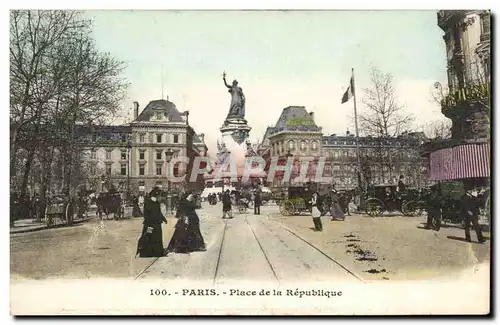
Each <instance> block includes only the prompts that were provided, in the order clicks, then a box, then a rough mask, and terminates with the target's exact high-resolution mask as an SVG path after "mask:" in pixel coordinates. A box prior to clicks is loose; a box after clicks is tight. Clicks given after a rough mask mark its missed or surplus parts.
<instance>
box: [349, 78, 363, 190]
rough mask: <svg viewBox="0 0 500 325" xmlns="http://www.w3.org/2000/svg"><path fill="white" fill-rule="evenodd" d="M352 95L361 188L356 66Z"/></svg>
mask: <svg viewBox="0 0 500 325" xmlns="http://www.w3.org/2000/svg"><path fill="white" fill-rule="evenodd" d="M351 78H352V97H353V100H354V126H355V128H356V156H357V158H358V186H359V188H360V189H361V153H360V148H359V128H358V110H357V108H356V87H355V85H354V68H352V77H351Z"/></svg>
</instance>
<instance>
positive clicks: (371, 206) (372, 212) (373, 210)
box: [365, 199, 383, 217]
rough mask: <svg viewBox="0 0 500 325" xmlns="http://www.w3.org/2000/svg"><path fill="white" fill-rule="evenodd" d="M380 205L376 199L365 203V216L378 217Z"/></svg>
mask: <svg viewBox="0 0 500 325" xmlns="http://www.w3.org/2000/svg"><path fill="white" fill-rule="evenodd" d="M382 208H383V205H382V203H381V202H380V201H379V200H377V199H368V200H367V202H366V209H365V210H366V214H368V215H369V216H370V217H380V216H381V215H382Z"/></svg>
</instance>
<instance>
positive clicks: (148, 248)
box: [136, 224, 165, 257]
mask: <svg viewBox="0 0 500 325" xmlns="http://www.w3.org/2000/svg"><path fill="white" fill-rule="evenodd" d="M148 227H152V228H153V231H152V232H151V233H148V231H147V229H148ZM164 253H165V251H164V248H163V232H162V230H161V224H156V225H144V226H143V227H142V235H141V238H139V242H138V243H137V253H136V256H137V254H138V255H139V257H161V256H163V255H164Z"/></svg>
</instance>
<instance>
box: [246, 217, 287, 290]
mask: <svg viewBox="0 0 500 325" xmlns="http://www.w3.org/2000/svg"><path fill="white" fill-rule="evenodd" d="M245 223H246V224H247V225H248V228H250V231H251V232H252V235H253V237H254V238H255V240H256V241H257V244H258V245H259V248H260V251H261V252H262V254H263V255H264V258H265V259H266V262H267V264H268V265H269V267H270V268H271V271H272V272H273V275H274V278H275V279H276V281H277V282H278V284H280V282H281V281H280V278H279V277H278V275H277V273H276V268H275V267H274V266H273V264H272V263H271V261H270V260H269V257H268V255H267V254H266V251H265V250H264V247H263V246H262V243H261V242H260V240H259V238H258V237H257V234H255V231H254V230H253V228H252V225H250V223H249V222H248V217H247V215H245Z"/></svg>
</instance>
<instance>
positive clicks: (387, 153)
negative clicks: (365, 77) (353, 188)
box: [359, 69, 414, 180]
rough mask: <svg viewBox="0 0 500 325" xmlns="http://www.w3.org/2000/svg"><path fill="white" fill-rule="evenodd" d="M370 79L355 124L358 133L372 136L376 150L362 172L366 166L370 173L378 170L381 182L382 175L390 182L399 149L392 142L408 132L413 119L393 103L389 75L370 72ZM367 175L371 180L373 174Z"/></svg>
mask: <svg viewBox="0 0 500 325" xmlns="http://www.w3.org/2000/svg"><path fill="white" fill-rule="evenodd" d="M370 79H371V88H367V89H364V92H365V96H364V97H363V100H362V102H363V104H364V105H365V110H364V112H362V113H361V114H360V116H359V120H360V126H361V130H362V133H364V134H365V135H371V136H375V138H376V140H377V141H376V143H377V150H376V152H375V154H374V155H373V156H372V157H371V158H370V162H365V167H364V169H365V170H366V168H367V167H366V166H368V165H370V166H371V169H375V170H380V173H381V175H382V179H384V180H385V179H386V174H389V179H390V180H392V179H393V178H394V176H395V175H393V174H394V167H395V160H397V159H398V157H399V156H400V150H401V148H403V147H402V146H397V145H392V143H393V142H394V141H393V139H394V138H396V137H399V136H402V135H404V134H405V133H406V131H407V130H410V129H411V126H412V123H413V121H414V117H413V116H412V115H411V114H405V113H404V112H403V109H404V107H403V106H402V105H400V104H399V103H398V102H397V98H396V91H395V88H394V85H393V77H392V76H391V75H390V74H387V73H383V72H381V71H379V70H377V69H372V71H371V72H370ZM403 141H404V140H403ZM365 174H366V172H365ZM370 174H371V178H373V175H374V174H375V173H374V170H372V171H371V173H370ZM365 178H366V176H365Z"/></svg>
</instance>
